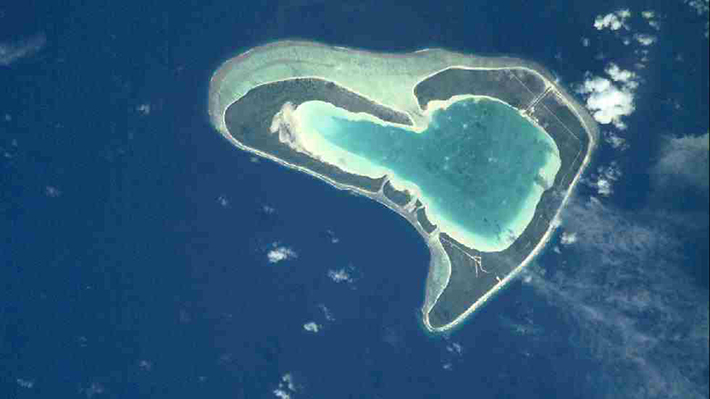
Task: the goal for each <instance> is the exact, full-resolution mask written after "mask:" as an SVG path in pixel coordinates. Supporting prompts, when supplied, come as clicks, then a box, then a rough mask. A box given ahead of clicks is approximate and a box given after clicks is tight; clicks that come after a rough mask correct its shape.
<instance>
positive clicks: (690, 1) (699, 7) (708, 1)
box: [683, 0, 710, 39]
mask: <svg viewBox="0 0 710 399" xmlns="http://www.w3.org/2000/svg"><path fill="white" fill-rule="evenodd" d="M683 2H684V3H685V4H687V5H689V6H690V7H691V8H692V9H693V10H695V12H697V14H698V16H701V17H707V15H708V13H709V12H710V0H683ZM708 37H710V22H708V21H706V22H705V38H706V39H707V38H708Z"/></svg>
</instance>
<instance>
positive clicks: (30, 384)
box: [15, 378, 35, 389]
mask: <svg viewBox="0 0 710 399" xmlns="http://www.w3.org/2000/svg"><path fill="white" fill-rule="evenodd" d="M15 381H16V382H17V385H19V386H21V387H22V388H25V389H32V388H34V387H35V382H34V381H32V380H26V379H22V378H18V379H17V380H15Z"/></svg>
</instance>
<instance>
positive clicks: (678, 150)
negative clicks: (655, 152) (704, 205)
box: [651, 134, 710, 195]
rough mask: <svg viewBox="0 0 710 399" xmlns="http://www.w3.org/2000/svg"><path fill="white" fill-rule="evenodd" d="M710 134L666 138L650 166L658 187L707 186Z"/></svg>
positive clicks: (663, 188) (700, 187)
mask: <svg viewBox="0 0 710 399" xmlns="http://www.w3.org/2000/svg"><path fill="white" fill-rule="evenodd" d="M709 154H710V135H708V134H705V135H703V136H697V137H694V136H687V137H677V138H671V139H667V140H666V141H665V143H664V144H663V146H662V148H661V154H660V158H659V159H658V162H657V163H656V165H655V166H654V167H653V169H652V170H651V176H652V177H653V181H654V184H655V186H656V189H658V190H672V189H673V188H685V187H690V188H694V189H698V190H701V191H703V192H704V193H705V194H706V195H707V193H708V189H709V188H710V176H709V175H710V172H709V171H708V170H709V169H710V161H709V160H708V158H709Z"/></svg>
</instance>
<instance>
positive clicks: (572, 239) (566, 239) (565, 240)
mask: <svg viewBox="0 0 710 399" xmlns="http://www.w3.org/2000/svg"><path fill="white" fill-rule="evenodd" d="M577 239H578V238H577V233H568V232H566V231H565V232H564V233H562V237H561V238H560V243H561V244H562V245H572V244H574V243H576V242H577Z"/></svg>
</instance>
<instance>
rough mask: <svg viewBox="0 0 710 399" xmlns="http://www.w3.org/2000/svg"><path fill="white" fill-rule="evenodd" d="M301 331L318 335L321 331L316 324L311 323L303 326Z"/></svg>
mask: <svg viewBox="0 0 710 399" xmlns="http://www.w3.org/2000/svg"><path fill="white" fill-rule="evenodd" d="M303 329H304V330H306V331H308V332H309V333H314V334H316V333H319V332H320V330H321V326H319V325H318V323H316V322H314V321H311V322H308V323H306V324H304V325H303Z"/></svg>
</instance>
